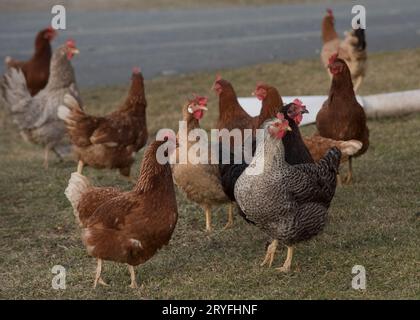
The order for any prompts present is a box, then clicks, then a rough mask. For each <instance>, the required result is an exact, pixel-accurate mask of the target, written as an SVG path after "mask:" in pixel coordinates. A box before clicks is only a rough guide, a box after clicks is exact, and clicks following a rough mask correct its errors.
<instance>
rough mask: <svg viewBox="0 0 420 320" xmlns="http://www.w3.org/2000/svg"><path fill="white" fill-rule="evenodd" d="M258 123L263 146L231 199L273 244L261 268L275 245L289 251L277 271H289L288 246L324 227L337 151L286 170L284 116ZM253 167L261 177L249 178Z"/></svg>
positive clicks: (288, 166)
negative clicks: (263, 132) (261, 169)
mask: <svg viewBox="0 0 420 320" xmlns="http://www.w3.org/2000/svg"><path fill="white" fill-rule="evenodd" d="M277 118H278V119H276V120H274V121H273V120H268V121H267V122H266V123H264V124H263V128H264V130H265V140H264V142H262V143H260V144H258V145H257V150H256V152H255V156H254V158H253V159H252V162H251V163H250V165H249V167H248V168H247V169H245V171H244V172H243V173H242V174H241V176H240V177H239V178H238V180H237V182H236V185H235V190H234V193H235V199H236V201H237V203H238V205H239V207H240V208H241V210H242V212H243V214H244V215H245V217H246V218H247V219H248V220H249V221H251V222H253V223H254V224H255V225H256V226H257V227H258V228H260V229H261V230H262V231H263V232H265V233H266V234H267V235H268V236H270V237H271V238H272V239H274V240H273V242H272V243H271V244H270V246H269V247H268V250H267V254H266V257H265V259H264V262H263V264H265V263H267V262H268V263H269V264H270V265H271V263H272V261H273V259H274V253H275V251H276V248H277V246H278V244H279V243H281V244H284V245H286V246H287V248H288V252H287V258H286V261H285V263H284V264H283V266H282V267H281V268H279V269H278V270H280V271H282V272H288V271H290V269H291V262H292V257H293V247H294V246H295V245H296V244H297V243H299V242H301V241H305V240H309V239H311V238H312V237H314V236H316V235H317V234H318V233H319V232H321V231H322V229H323V227H324V226H325V223H326V219H327V213H328V208H329V206H330V203H331V200H332V199H333V197H334V193H335V188H336V175H337V171H338V166H339V162H340V156H341V152H340V150H338V149H337V148H335V147H334V148H332V149H331V150H330V151H328V153H327V154H326V155H325V157H324V158H323V159H321V161H320V162H319V163H305V164H298V165H290V164H288V163H287V162H286V160H285V147H284V145H283V141H282V139H283V137H284V136H285V135H286V134H287V132H288V131H289V130H292V129H291V128H290V126H289V123H288V121H287V120H286V119H284V116H283V114H278V115H277ZM258 163H263V164H264V169H263V172H262V173H261V174H248V172H249V170H250V169H252V168H255V167H256V166H257V164H258Z"/></svg>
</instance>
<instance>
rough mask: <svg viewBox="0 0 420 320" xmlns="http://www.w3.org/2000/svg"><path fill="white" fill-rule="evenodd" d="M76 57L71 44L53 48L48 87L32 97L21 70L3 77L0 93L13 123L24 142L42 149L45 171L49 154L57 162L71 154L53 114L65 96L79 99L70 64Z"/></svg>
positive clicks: (15, 70)
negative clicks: (56, 158)
mask: <svg viewBox="0 0 420 320" xmlns="http://www.w3.org/2000/svg"><path fill="white" fill-rule="evenodd" d="M77 53H79V50H78V49H77V48H76V45H75V43H74V41H73V40H68V41H67V42H66V43H65V44H64V45H62V46H61V47H59V48H57V49H56V50H55V51H54V53H53V56H52V59H51V65H50V77H49V79H48V83H47V85H46V87H45V88H44V89H43V90H41V91H39V92H38V93H37V94H36V95H35V96H33V97H31V95H30V92H29V91H28V88H27V86H26V80H25V77H24V74H23V73H22V71H21V70H18V69H15V68H10V69H9V70H8V71H7V73H6V74H5V75H4V83H3V86H2V91H3V96H4V98H5V101H6V104H7V107H8V109H9V111H10V113H11V116H12V119H13V122H14V123H15V124H16V125H17V126H18V128H19V130H20V132H21V135H22V136H23V137H24V139H25V140H28V141H30V142H32V143H36V144H40V145H43V146H44V147H45V158H44V166H45V167H46V168H47V167H48V153H49V151H50V150H51V151H53V152H54V153H55V154H56V155H57V156H58V157H60V158H61V157H63V156H65V155H67V154H68V153H69V152H70V151H71V145H70V143H69V142H68V141H65V137H66V127H65V123H64V121H63V120H61V119H59V118H58V115H57V110H58V107H59V106H60V105H62V104H63V101H64V95H65V94H67V93H70V94H71V95H73V96H74V97H77V98H78V97H79V92H78V88H77V85H76V79H75V75H74V70H73V67H72V65H71V62H70V60H71V59H72V58H73V55H74V54H77Z"/></svg>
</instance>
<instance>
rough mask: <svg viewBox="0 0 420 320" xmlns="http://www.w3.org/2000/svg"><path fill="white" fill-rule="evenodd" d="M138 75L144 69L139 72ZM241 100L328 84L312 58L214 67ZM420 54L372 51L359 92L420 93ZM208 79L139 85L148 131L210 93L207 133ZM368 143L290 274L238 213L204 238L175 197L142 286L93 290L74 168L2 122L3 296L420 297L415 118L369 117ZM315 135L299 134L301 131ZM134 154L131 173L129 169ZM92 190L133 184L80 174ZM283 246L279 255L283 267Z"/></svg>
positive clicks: (102, 102)
mask: <svg viewBox="0 0 420 320" xmlns="http://www.w3.org/2000/svg"><path fill="white" fill-rule="evenodd" d="M145 67H146V66H145ZM220 71H221V74H222V75H223V77H225V78H226V79H229V80H231V81H232V83H233V84H234V86H235V88H236V89H237V91H238V93H239V94H240V95H249V93H250V92H251V91H252V90H253V88H254V86H255V83H256V82H257V81H260V80H263V81H266V82H268V83H271V84H273V85H275V86H276V87H278V88H279V90H280V92H281V93H282V94H284V95H304V94H323V93H324V94H325V93H327V92H328V77H327V75H326V73H325V71H324V70H322V69H321V67H320V62H319V61H318V60H317V59H315V60H304V61H297V62H290V63H280V62H278V63H269V64H261V65H256V66H249V67H245V68H239V69H234V70H220ZM419 72H420V50H406V51H400V52H396V53H381V54H372V55H371V56H370V63H369V72H368V77H367V79H366V81H365V83H364V85H363V86H362V91H361V94H371V93H379V92H387V91H398V90H406V89H415V88H419V87H420V79H419V78H418V74H419ZM214 76H215V73H211V74H210V73H200V74H191V75H184V76H176V77H175V76H173V77H163V78H157V79H154V80H150V81H147V82H146V93H147V98H148V102H149V107H148V110H147V115H148V125H149V129H150V132H151V133H152V134H153V133H154V132H156V130H158V129H159V128H162V127H171V128H174V129H175V128H176V127H177V121H178V119H180V108H181V106H182V103H183V102H184V101H185V99H186V97H187V95H189V94H190V93H193V92H197V93H200V94H207V95H209V97H210V104H209V112H208V114H207V115H206V116H205V119H204V120H203V124H202V125H203V126H204V127H205V128H211V126H212V124H213V123H214V120H215V119H216V116H217V107H216V106H217V99H216V97H215V95H213V94H212V93H211V92H210V87H211V84H212V81H213V80H214ZM125 92H126V86H121V87H106V88H95V89H85V90H83V92H82V93H83V98H84V100H85V103H86V105H87V110H88V111H89V112H92V113H96V114H101V113H103V112H106V111H110V110H112V108H113V107H114V105H115V103H116V102H118V101H121V100H122V98H123V95H124V94H125ZM368 125H369V128H370V131H371V147H370V149H369V150H368V152H367V153H366V154H365V155H363V156H362V157H360V158H358V159H357V160H356V161H355V163H354V172H355V181H354V183H353V185H350V186H344V187H341V188H338V189H337V193H336V197H335V198H334V201H333V203H332V206H331V209H330V214H329V223H328V224H327V226H326V228H325V230H324V232H323V233H322V234H321V235H319V236H318V237H317V238H315V239H314V240H312V241H310V242H307V243H302V244H300V245H298V247H297V249H296V251H295V257H294V261H293V265H292V272H291V273H290V274H281V273H278V272H277V271H276V270H275V269H274V268H272V269H269V268H266V267H260V266H259V263H260V262H261V260H262V258H263V256H264V253H265V252H264V245H265V242H266V240H267V238H266V236H265V235H264V234H262V233H261V232H260V231H259V230H258V229H257V228H255V227H253V226H250V225H247V224H246V223H244V222H243V221H242V219H240V218H239V217H236V219H235V224H234V227H233V228H232V229H229V230H226V231H222V230H221V229H222V227H223V225H224V224H225V222H226V216H225V214H224V211H225V208H222V207H221V208H219V209H218V211H217V212H216V213H215V214H214V218H213V222H214V229H215V231H214V232H213V233H211V234H206V233H205V232H204V231H203V229H204V213H203V212H202V210H201V209H200V208H199V207H198V206H196V205H195V204H193V203H191V202H188V201H187V200H186V199H185V198H184V197H183V196H182V194H178V204H179V220H178V224H177V227H176V230H175V233H174V235H173V237H172V240H171V242H170V244H169V246H167V247H165V248H164V249H163V250H161V251H160V252H159V253H158V254H157V255H156V256H155V257H154V258H153V259H152V260H150V261H149V262H147V263H146V264H145V265H142V266H139V267H138V268H137V275H138V280H139V283H140V284H141V288H140V289H138V290H132V289H130V288H128V284H129V275H128V271H127V268H126V266H124V265H120V264H116V263H111V262H105V264H104V271H103V277H104V280H105V281H107V282H108V283H109V284H110V285H111V286H110V287H101V286H99V287H98V288H97V289H96V290H94V289H92V283H93V275H94V270H95V267H96V262H95V260H94V259H93V258H90V257H89V256H88V255H87V254H86V252H85V248H84V247H83V245H82V243H81V240H80V235H79V229H78V226H77V225H76V223H75V221H74V216H73V213H72V209H71V208H70V205H69V203H68V201H67V199H66V198H65V196H64V194H63V191H64V189H65V187H66V185H67V181H68V178H69V176H70V173H71V172H73V171H74V170H75V167H76V165H75V163H73V162H71V161H66V162H62V163H58V162H56V160H55V159H53V160H52V161H51V164H50V169H48V170H47V171H45V170H44V169H43V167H42V157H43V152H42V150H41V149H40V148H39V147H37V146H34V145H29V144H26V143H24V142H23V141H22V139H21V138H20V136H19V134H18V133H17V132H16V130H15V128H14V126H13V125H12V124H10V123H9V120H8V118H7V117H5V116H4V114H0V166H1V168H2V169H1V171H0V298H7V299H30V298H54V299H55V298H57V299H63V298H80V299H108V298H117V299H141V298H146V299H149V298H150V299H163V298H167V299H171V298H175V299H188V298H191V299H192V298H198V299H205V298H206V299H239V298H242V299H248V298H249V299H264V298H265V299H299V298H303V299H325V298H328V299H336V298H338V299H353V298H355V299H386V298H391V299H401V298H408V299H419V298H420V287H419V276H420V272H419V270H420V250H419V248H420V238H419V227H420V218H419V211H420V183H419V181H420V165H419V158H420V143H419V141H420V130H419V128H420V115H419V114H417V115H411V116H404V117H401V118H393V119H380V120H370V121H369V123H368ZM313 130H314V127H313V126H309V127H305V128H303V131H304V132H305V133H306V134H308V133H310V132H313ZM141 156H142V154H139V155H138V157H137V161H136V163H135V166H134V171H137V170H138V168H139V164H140V159H141ZM85 174H86V175H87V176H88V177H89V178H91V179H92V180H93V181H94V183H95V184H96V185H102V186H119V187H121V188H124V189H127V188H130V183H128V182H127V181H125V180H122V179H121V178H120V177H119V175H118V173H117V172H113V171H97V170H94V169H89V168H87V169H86V171H85ZM284 258H285V250H280V251H279V253H278V254H277V256H276V260H275V263H274V264H275V266H276V267H277V266H279V265H280V264H282V263H283V259H284ZM54 265H62V266H64V267H65V268H66V270H67V279H66V280H67V289H66V290H54V289H52V287H51V280H52V278H53V274H52V273H51V268H52V267H53V266H54ZM354 265H363V266H364V267H365V268H366V271H367V289H366V290H364V291H356V290H354V289H352V287H351V280H352V277H353V275H352V274H351V270H352V267H353V266H354Z"/></svg>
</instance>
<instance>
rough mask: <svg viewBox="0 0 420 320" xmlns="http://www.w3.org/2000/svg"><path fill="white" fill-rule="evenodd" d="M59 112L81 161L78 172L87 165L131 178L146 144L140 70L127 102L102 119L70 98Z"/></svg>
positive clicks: (135, 72)
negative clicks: (135, 163)
mask: <svg viewBox="0 0 420 320" xmlns="http://www.w3.org/2000/svg"><path fill="white" fill-rule="evenodd" d="M64 103H65V104H66V106H62V107H60V109H59V116H60V117H61V118H62V119H64V120H65V122H66V125H67V130H68V133H69V135H70V138H71V141H72V143H73V145H74V149H75V152H76V154H77V157H78V159H79V165H78V172H79V173H82V168H83V166H84V165H88V166H91V167H94V168H98V169H102V168H108V169H115V168H117V169H119V171H120V173H121V175H123V176H124V177H130V170H131V166H132V164H133V163H134V155H135V153H136V152H138V151H139V150H140V149H141V148H142V147H143V146H144V145H145V144H146V142H147V138H148V132H147V125H146V106H147V102H146V97H145V93H144V80H143V76H142V74H141V72H140V69H138V68H134V70H133V74H132V81H131V87H130V89H129V92H128V96H127V98H126V100H125V102H124V103H123V104H122V105H121V106H120V107H119V108H118V109H117V110H116V111H114V112H112V113H110V114H108V115H106V116H103V117H100V116H99V117H98V116H91V115H88V114H86V113H85V112H84V111H83V109H82V108H81V107H80V106H79V104H78V102H77V100H76V99H74V98H73V97H72V96H70V95H67V96H66V97H65V100H64Z"/></svg>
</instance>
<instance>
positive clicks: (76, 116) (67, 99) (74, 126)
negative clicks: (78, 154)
mask: <svg viewBox="0 0 420 320" xmlns="http://www.w3.org/2000/svg"><path fill="white" fill-rule="evenodd" d="M57 116H58V117H59V118H60V119H62V120H64V122H65V123H66V126H67V130H68V133H69V136H70V139H71V141H72V143H73V144H74V145H76V146H78V147H86V146H89V145H91V144H92V143H91V141H90V136H91V135H92V132H93V131H94V129H95V126H94V121H92V117H91V116H89V115H87V114H86V113H85V112H84V111H83V109H82V107H81V106H80V104H79V102H78V101H77V100H76V98H74V97H73V96H72V95H70V94H66V95H64V105H62V106H60V107H59V108H58V110H57Z"/></svg>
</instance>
